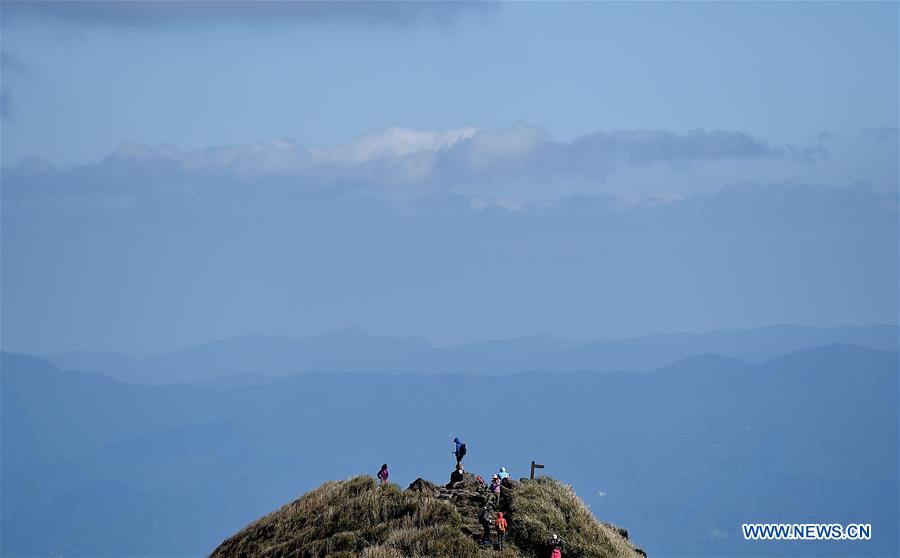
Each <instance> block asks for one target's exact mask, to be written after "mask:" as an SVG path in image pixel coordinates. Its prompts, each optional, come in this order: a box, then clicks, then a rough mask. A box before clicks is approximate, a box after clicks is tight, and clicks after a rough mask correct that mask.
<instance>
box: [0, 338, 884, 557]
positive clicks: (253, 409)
mask: <svg viewBox="0 0 900 558" xmlns="http://www.w3.org/2000/svg"><path fill="white" fill-rule="evenodd" d="M891 330H893V331H896V326H873V327H868V328H835V329H832V330H807V329H803V328H801V329H800V330H797V329H796V328H774V329H770V328H764V329H762V330H755V331H749V332H747V331H745V332H730V333H717V334H709V335H707V336H683V337H680V341H681V342H682V343H684V345H683V346H686V347H689V348H688V349H681V350H684V351H688V350H696V349H697V348H698V347H699V348H703V349H706V348H708V347H709V346H711V345H714V343H713V341H714V340H715V341H717V342H718V343H719V344H718V345H717V346H718V347H719V348H720V349H721V350H722V351H728V350H729V349H730V352H731V353H733V354H741V355H743V356H745V357H746V356H747V355H753V356H755V357H757V358H762V357H761V355H764V354H765V353H766V352H767V351H771V352H774V351H775V350H776V349H775V347H776V346H775V345H774V344H770V345H768V346H767V345H766V343H765V342H763V341H759V342H758V343H756V344H754V342H752V340H754V339H756V340H760V339H767V338H768V339H770V341H769V342H770V343H774V341H771V340H772V339H776V338H778V339H781V340H782V342H783V343H787V344H788V345H791V346H796V344H798V343H801V342H814V341H815V340H816V339H826V338H829V339H830V338H834V337H840V336H842V335H843V336H846V337H844V339H842V340H843V341H847V340H848V339H849V338H851V337H852V338H853V339H857V340H859V341H867V342H870V343H873V344H874V343H889V342H890V340H889V339H888V337H887V336H888V334H889V333H890V332H891ZM791 331H799V332H800V333H802V334H803V335H799V334H798V335H797V336H795V337H793V338H790V336H789V335H788V333H789V332H791ZM779 332H780V333H781V336H780V337H779V336H778V335H777V333H779ZM735 336H737V337H735ZM804 336H805V337H804ZM667 337H668V336H663V337H661V338H657V339H653V338H648V339H643V340H634V341H632V342H631V343H633V345H632V346H630V347H629V350H628V351H623V354H625V355H626V356H627V357H628V358H632V359H636V358H637V355H640V349H641V348H643V349H644V350H645V351H647V352H649V350H650V349H648V348H647V347H652V346H653V345H652V343H658V345H656V346H659V347H663V348H665V347H667V346H668V347H671V350H672V351H673V352H677V350H676V349H678V348H679V347H681V345H679V343H678V342H676V341H675V339H668V338H667ZM346 338H351V339H356V341H357V343H358V344H357V345H347V344H345V343H344V342H345V341H346ZM246 339H249V340H250V341H259V340H260V339H262V340H267V341H271V340H269V339H268V338H252V337H251V338H246ZM246 339H245V340H246ZM676 339H677V338H676ZM735 339H738V340H740V342H737V341H735V344H733V345H728V344H727V343H726V342H725V341H728V340H732V341H734V340H735ZM804 339H805V341H804ZM282 341H284V340H282ZM338 341H340V342H338ZM551 341H552V342H548V343H547V344H548V345H550V346H553V347H563V348H562V349H554V350H558V351H559V352H558V353H556V354H558V355H563V356H565V355H581V354H582V353H579V352H577V349H578V346H577V345H571V346H566V345H565V343H571V342H565V341H559V340H551ZM663 341H666V342H669V345H666V343H664V342H663ZM893 341H894V342H896V338H894V339H893ZM315 342H317V343H320V346H321V347H326V348H327V350H325V349H323V350H322V352H320V353H318V355H336V354H338V353H337V352H333V351H336V350H337V349H338V348H341V347H343V348H344V349H347V347H348V346H355V347H363V346H366V343H369V344H370V345H369V346H370V347H371V348H370V349H369V352H368V353H361V354H360V355H357V356H354V355H348V356H347V360H344V361H338V360H333V361H331V362H344V363H345V364H346V365H347V366H348V367H349V366H350V365H356V363H357V361H355V360H353V359H352V358H350V357H351V356H353V358H359V359H362V358H364V357H367V358H372V360H373V362H376V363H378V362H381V363H382V365H385V366H386V364H384V363H386V362H388V361H387V360H383V361H378V360H377V358H375V357H376V356H377V355H378V354H382V355H387V354H389V349H384V347H386V346H387V347H391V349H390V350H394V347H404V346H407V344H408V346H409V347H411V350H413V349H415V348H416V347H422V346H424V347H425V352H426V353H428V352H430V351H447V349H440V348H429V347H428V345H427V344H425V343H424V342H422V341H417V340H399V341H398V340H393V341H390V340H389V341H384V340H382V339H380V338H375V337H369V336H365V335H363V334H361V333H360V332H358V331H350V332H343V333H341V334H339V335H331V336H324V337H322V338H318V339H317V340H316V341H315ZM692 342H695V343H696V344H694V345H691V343H692ZM293 343H313V341H310V340H305V341H292V340H287V341H285V345H287V346H288V347H292V346H293ZM391 343H396V344H395V345H392V344H391ZM506 343H510V345H507V346H504V342H500V343H498V344H493V343H487V344H480V345H475V346H474V347H473V346H469V347H467V348H466V350H465V351H462V350H460V353H459V354H462V355H464V356H465V357H466V359H469V360H465V359H462V358H460V360H459V361H454V362H462V363H465V362H469V363H479V361H478V360H477V359H476V358H475V356H473V355H475V354H477V353H476V352H475V351H474V350H473V349H474V348H475V347H482V348H484V347H489V348H491V349H494V348H495V347H497V346H498V345H499V346H500V347H501V348H503V349H504V350H507V349H508V352H504V351H499V350H498V351H497V352H492V351H489V350H485V351H484V353H483V354H484V355H485V358H484V360H483V361H481V362H480V363H479V366H477V367H473V370H475V371H496V370H501V371H505V370H508V369H511V368H512V366H513V364H512V362H513V361H511V360H508V361H505V362H506V364H505V365H506V366H508V367H509V368H508V369H504V368H502V367H500V366H499V365H497V364H495V362H500V363H503V362H504V361H503V360H502V359H499V360H498V361H491V360H489V359H488V357H490V356H491V355H494V354H501V355H507V356H508V355H510V354H512V353H513V352H514V351H513V348H516V349H517V350H519V351H522V352H523V353H524V354H531V355H541V354H545V355H550V354H553V353H552V351H550V350H547V349H546V345H544V346H542V345H541V344H539V343H531V344H529V342H528V340H519V341H515V342H506ZM251 345H253V344H252V343H251ZM588 345H589V346H590V347H591V348H594V347H595V345H591V344H588ZM599 345H600V346H604V348H605V349H606V350H609V351H610V352H608V353H607V354H610V355H612V354H615V353H613V352H612V351H611V349H608V346H605V345H602V344H599ZM626 345H627V343H626ZM215 346H216V345H211V347H215ZM225 346H231V345H230V344H229V343H225ZM269 346H270V347H271V346H277V344H276V343H273V344H272V345H269ZM613 346H614V347H617V346H616V345H613ZM781 346H784V345H781ZM347 350H349V349H347ZM379 350H381V351H383V352H382V353H379V352H378V351H379ZM397 350H399V349H397ZM529 350H531V352H530V353H529ZM544 350H545V351H546V352H544V353H542V352H541V351H544ZM567 351H571V352H567ZM189 353H190V351H189ZM193 354H204V353H203V351H199V353H193ZM260 354H266V353H260ZM444 354H445V355H453V354H455V353H453V352H452V351H448V352H447V353H444ZM587 354H590V353H587ZM665 354H666V353H665V352H664V351H663V349H660V350H659V352H658V353H656V354H653V355H643V358H644V360H643V361H638V360H633V361H632V362H647V363H649V362H652V359H653V358H657V359H663V358H664V356H663V355H665ZM318 355H317V357H316V358H321V357H320V356H318ZM204 358H206V357H205V356H204ZM221 358H222V361H221V362H227V360H226V359H225V357H221ZM448 358H449V357H448ZM522 358H523V360H524V357H522ZM547 358H549V357H547ZM622 358H623V359H624V358H625V357H622ZM172 362H176V361H172ZM195 362H204V360H203V359H198V360H197V361H195ZM206 362H210V361H206ZM261 362H267V361H265V360H261ZM272 362H276V363H277V362H283V361H280V360H277V359H275V360H273V361H272ZM298 362H300V365H308V363H313V362H325V361H324V360H318V361H316V360H313V359H312V358H310V360H309V361H298ZM559 362H560V363H566V364H567V365H568V366H576V365H577V366H582V364H581V362H582V361H578V360H577V359H575V358H574V357H572V359H571V360H568V361H566V360H563V359H562V357H561V358H560V361H559ZM619 362H625V361H624V360H622V361H619ZM570 363H577V364H570ZM0 364H2V366H0V370H2V376H0V379H2V392H0V397H2V409H0V411H2V424H0V428H2V438H3V453H2V485H3V491H2V498H0V504H2V509H0V520H2V525H0V527H2V529H0V531H2V535H0V546H2V548H0V550H2V553H3V555H4V556H7V555H8V556H25V555H28V556H50V555H67V556H138V555H144V556H147V555H152V556H173V555H179V556H184V555H205V554H206V553H208V552H209V551H210V549H211V548H213V547H215V545H216V544H218V543H219V542H220V541H221V540H222V539H224V538H225V537H226V536H228V535H229V534H231V533H233V532H235V531H237V530H238V529H240V528H242V527H244V526H245V525H246V524H247V523H248V522H249V521H251V520H253V519H254V518H256V517H259V516H260V515H262V514H264V513H267V512H268V511H270V510H272V509H275V508H277V507H279V506H280V505H282V504H284V503H286V502H288V501H290V500H292V499H294V498H296V497H297V496H298V495H299V494H301V493H303V492H305V491H307V490H309V489H311V488H313V487H315V486H318V485H319V484H321V482H322V481H324V480H326V479H340V478H347V477H349V476H352V475H355V474H358V473H367V472H368V473H372V472H374V469H377V467H378V466H379V465H380V464H381V463H383V462H388V463H390V465H391V471H392V479H395V480H396V481H397V482H399V483H401V484H404V483H408V482H410V481H412V480H413V479H415V478H416V477H418V476H424V477H426V478H430V479H431V480H435V481H439V482H440V481H443V480H444V479H445V478H446V476H447V475H448V473H449V470H450V468H451V467H452V464H453V458H452V455H451V454H450V444H449V441H450V439H451V438H452V437H453V436H454V435H460V436H462V437H463V438H464V439H465V440H466V441H467V443H468V445H469V448H470V453H469V455H468V456H467V458H466V460H467V463H468V466H469V469H470V470H472V471H475V472H478V473H482V474H486V473H490V472H492V471H493V470H495V469H496V468H497V467H499V466H500V465H505V466H506V467H507V468H509V469H510V470H511V472H512V474H513V476H514V477H519V476H523V475H527V467H528V463H529V461H530V460H532V459H536V460H539V461H541V462H543V463H545V464H546V465H547V469H546V470H545V472H546V473H547V474H550V475H552V476H554V477H556V478H559V479H561V480H563V481H565V482H567V483H571V484H572V485H573V486H574V488H575V489H576V490H577V492H578V493H579V494H581V495H582V496H583V497H584V499H585V500H586V502H587V503H588V504H589V505H590V506H591V508H592V509H593V511H594V513H595V514H596V515H597V517H598V518H600V519H601V520H603V521H610V522H613V523H616V524H619V525H623V526H626V527H627V528H628V529H629V531H630V533H631V535H632V538H633V540H634V541H635V543H636V544H638V545H639V546H641V547H642V548H644V549H645V550H646V551H647V552H648V553H649V554H650V556H686V555H696V556H725V555H727V556H758V555H769V556H896V555H897V553H898V551H900V548H898V525H900V517H898V454H900V447H898V440H900V435H898V420H897V418H898V417H897V411H898V352H897V350H896V347H895V348H894V349H893V350H886V351H885V350H878V349H873V348H866V347H862V346H860V345H858V344H848V343H846V342H845V343H838V344H824V345H820V346H815V347H811V348H803V349H801V350H796V351H791V352H787V353H786V354H783V355H780V356H776V357H774V358H771V359H766V360H764V362H761V363H749V362H747V361H745V360H742V359H739V358H736V357H734V356H733V355H729V356H728V357H726V356H722V355H716V354H697V355H694V356H689V357H686V358H681V359H679V360H676V361H675V362H671V363H667V364H666V365H665V366H662V367H657V368H656V369H654V370H652V371H650V372H647V373H635V372H588V371H585V372H577V373H551V372H521V373H516V374H480V373H474V374H385V373H372V372H370V371H369V370H370V369H366V368H362V367H360V372H359V373H341V372H334V371H329V372H327V373H304V374H288V375H285V376H283V377H278V378H263V379H264V380H265V381H259V382H256V383H255V384H253V383H251V385H248V384H247V383H243V384H242V383H240V382H235V383H233V384H232V385H231V386H228V385H226V384H227V382H226V380H227V378H219V380H218V381H210V380H204V381H199V382H195V383H193V384H191V385H184V384H173V385H157V386H148V385H137V384H134V383H125V382H122V381H119V380H115V379H112V378H110V377H108V376H106V375H103V374H97V373H88V372H79V371H74V370H63V369H60V368H59V367H57V366H55V365H53V364H51V363H50V362H48V361H46V360H43V359H40V358H36V357H33V356H28V355H14V354H9V353H4V354H3V356H2V362H0ZM548 368H550V369H557V370H564V369H565V367H564V366H562V365H560V366H555V367H548ZM240 370H241V369H239V368H236V369H234V370H230V371H240ZM273 370H274V369H273ZM428 371H429V372H437V370H428ZM200 377H203V375H202V374H197V375H195V376H193V378H200ZM749 521H754V522H756V521H762V522H779V521H785V522H796V521H804V522H818V521H821V522H828V523H831V522H840V523H847V522H866V523H872V525H873V533H874V535H873V539H872V540H871V541H868V542H845V541H841V542H821V543H810V542H804V543H802V544H784V543H764V542H757V541H754V542H748V541H744V540H742V538H741V535H740V523H741V522H749ZM50 526H53V528H52V529H51V528H50Z"/></svg>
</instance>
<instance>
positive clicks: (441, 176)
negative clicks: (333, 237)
mask: <svg viewBox="0 0 900 558" xmlns="http://www.w3.org/2000/svg"><path fill="white" fill-rule="evenodd" d="M822 156H825V152H824V149H823V148H821V147H820V146H815V147H811V148H797V147H794V146H790V145H788V146H781V147H776V146H772V145H770V144H768V143H766V142H765V141H762V140H759V139H756V138H753V137H752V136H749V135H747V134H744V133H741V132H730V131H712V132H706V131H704V130H693V131H690V132H687V133H684V134H677V133H674V132H667V131H646V130H636V131H621V130H620V131H614V132H596V133H592V134H587V135H584V136H581V137H579V138H576V139H574V140H573V141H571V142H559V141H555V140H553V139H552V138H551V137H550V135H549V134H548V133H547V132H546V131H545V130H543V129H541V128H538V127H536V126H532V125H528V124H524V123H522V124H516V125H514V126H512V127H510V128H508V129H505V130H489V129H480V128H475V127H466V128H456V129H449V130H418V129H409V128H390V129H387V130H382V131H375V132H369V133H366V134H363V135H361V136H359V137H357V138H354V139H353V140H351V141H348V142H346V143H341V144H337V145H332V146H325V147H312V148H307V147H304V146H301V145H299V144H297V143H295V142H294V141H292V140H289V139H277V140H272V141H268V142H263V143H257V144H250V145H242V146H224V147H209V148H206V149H198V150H192V151H183V150H180V149H178V148H176V147H174V146H172V145H168V144H165V145H161V146H157V147H148V146H140V145H135V144H126V145H123V146H122V147H120V148H119V149H118V150H117V151H116V152H115V153H113V154H112V155H111V156H110V157H108V158H107V160H106V161H105V163H106V164H109V165H114V166H122V165H146V164H157V165H160V164H161V165H169V166H171V167H173V168H174V169H176V170H179V171H182V172H214V173H226V174H231V175H234V176H235V177H236V178H240V179H253V178H261V177H293V178H298V179H302V180H303V181H304V182H306V183H314V184H317V185H327V184H331V183H342V184H353V185H360V186H362V185H365V186H409V185H419V186H452V185H453V184H455V183H460V182H471V181H473V180H493V179H499V180H504V179H507V180H516V179H520V178H522V177H528V178H530V179H536V180H540V179H544V178H549V177H552V176H556V175H565V176H574V177H580V178H582V179H588V180H603V179H605V178H606V177H607V175H609V174H610V173H611V172H614V171H615V170H617V169H619V168H622V167H625V166H646V165H651V164H658V163H664V164H666V163H668V164H674V165H680V166H684V165H689V164H691V163H698V162H703V161H711V160H722V159H753V158H772V159H787V160H790V161H793V162H798V163H803V162H811V161H813V160H815V159H816V157H822Z"/></svg>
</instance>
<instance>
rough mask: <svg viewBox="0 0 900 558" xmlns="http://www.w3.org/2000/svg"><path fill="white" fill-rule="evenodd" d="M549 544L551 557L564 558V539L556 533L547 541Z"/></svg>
mask: <svg viewBox="0 0 900 558" xmlns="http://www.w3.org/2000/svg"><path fill="white" fill-rule="evenodd" d="M547 546H548V547H550V558H562V547H563V541H562V539H561V538H559V536H558V535H557V534H556V533H553V536H552V537H550V540H548V541H547Z"/></svg>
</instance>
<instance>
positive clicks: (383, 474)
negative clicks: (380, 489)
mask: <svg viewBox="0 0 900 558" xmlns="http://www.w3.org/2000/svg"><path fill="white" fill-rule="evenodd" d="M389 476H391V474H390V473H389V472H388V468H387V463H385V464H384V465H382V466H381V470H380V471H378V480H380V481H381V484H387V481H388V477H389Z"/></svg>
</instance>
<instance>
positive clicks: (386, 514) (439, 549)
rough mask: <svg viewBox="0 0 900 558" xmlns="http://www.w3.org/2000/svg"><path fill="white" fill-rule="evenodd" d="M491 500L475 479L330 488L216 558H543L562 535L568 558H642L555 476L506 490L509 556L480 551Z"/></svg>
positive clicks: (266, 520)
mask: <svg viewBox="0 0 900 558" xmlns="http://www.w3.org/2000/svg"><path fill="white" fill-rule="evenodd" d="M487 496H488V492H487V490H486V489H485V488H484V487H483V485H481V483H479V482H477V481H475V480H474V478H467V480H466V482H465V484H464V486H463V487H461V488H455V489H447V488H444V487H442V486H437V485H434V484H432V483H429V482H428V481H423V480H421V479H419V480H417V481H416V482H414V483H413V484H412V485H410V488H409V489H407V490H400V488H399V487H398V486H397V485H395V484H388V485H385V486H378V484H377V482H376V480H375V479H374V478H372V477H369V476H359V477H355V478H351V479H348V480H345V481H340V482H338V481H330V482H326V483H325V484H323V485H322V486H320V487H319V488H317V489H316V490H313V491H312V492H309V493H307V494H305V495H304V496H302V497H301V498H299V499H297V500H295V501H293V502H291V503H290V504H287V505H285V506H284V507H282V508H281V509H280V510H277V511H275V512H272V513H270V514H269V515H267V516H265V517H263V518H261V519H259V520H257V521H255V522H254V523H252V524H250V525H249V526H247V527H246V528H244V529H243V530H242V531H240V532H239V533H237V534H235V535H234V536H232V537H231V538H229V539H228V540H226V541H225V542H223V543H222V544H221V545H219V547H218V548H217V549H216V550H215V551H214V552H213V553H212V557H213V558H224V557H233V556H247V557H250V556H254V557H256V556H260V557H262V556H266V557H276V556H295V557H320V556H328V557H333V558H338V557H351V556H361V557H364V558H400V557H407V556H415V557H432V556H434V557H438V556H447V557H455V558H456V557H459V558H466V557H476V556H495V557H498V558H515V557H526V556H527V557H541V558H543V557H544V556H549V555H550V553H549V550H548V549H547V548H546V546H545V543H546V540H547V539H548V538H549V537H550V536H551V535H552V534H553V533H557V534H558V535H559V536H560V537H562V539H563V540H564V541H565V543H566V546H565V549H564V552H563V556H564V557H566V558H569V557H589V556H590V557H604V558H605V557H635V558H636V557H639V556H641V555H642V554H643V553H642V552H641V551H640V550H639V549H636V548H635V547H634V546H633V545H632V544H631V543H630V542H629V540H628V534H627V532H626V531H625V530H624V529H620V528H617V527H615V526H612V525H609V524H606V523H601V522H598V521H597V520H596V519H595V518H594V516H593V515H592V514H591V512H590V510H589V509H588V508H587V506H586V505H585V504H584V502H582V501H581V499H579V498H578V496H576V495H575V492H574V491H573V490H572V488H571V487H569V486H567V485H564V484H562V483H560V482H558V481H556V480H553V479H551V478H548V477H543V478H540V479H537V480H533V481H529V480H525V481H520V482H512V483H510V484H509V485H508V486H507V487H505V488H504V489H503V491H502V495H501V500H500V507H499V510H500V511H503V512H504V515H505V516H506V517H507V519H508V520H509V534H508V536H507V542H506V544H505V546H504V550H503V551H502V552H501V551H498V550H494V549H491V548H489V547H480V546H479V544H478V540H479V539H480V538H481V527H480V526H479V524H478V514H479V512H480V511H481V509H482V508H483V506H484V503H485V501H486V500H487ZM495 511H496V510H495Z"/></svg>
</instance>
